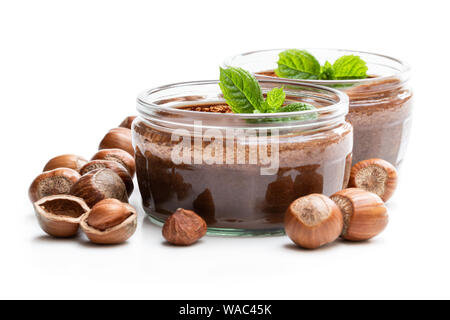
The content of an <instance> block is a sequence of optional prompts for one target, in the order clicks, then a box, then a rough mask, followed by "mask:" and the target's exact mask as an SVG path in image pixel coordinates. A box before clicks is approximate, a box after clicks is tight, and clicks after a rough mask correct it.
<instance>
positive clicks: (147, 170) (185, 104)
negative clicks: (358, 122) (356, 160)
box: [132, 80, 353, 235]
mask: <svg viewBox="0 0 450 320" xmlns="http://www.w3.org/2000/svg"><path fill="white" fill-rule="evenodd" d="M260 85H261V88H262V91H263V94H265V93H267V92H268V91H269V90H271V89H272V88H274V87H282V86H283V87H284V90H285V92H286V102H287V103H290V102H307V103H310V104H313V105H314V106H316V107H317V109H316V110H312V111H311V110H308V111H300V112H292V113H290V112H285V113H271V114H235V113H218V112H202V111H192V110H210V111H211V110H216V109H217V110H220V109H221V108H223V107H224V106H225V107H227V105H226V102H225V101H224V99H223V96H222V93H221V91H220V88H219V85H218V81H216V80H215V81H199V82H189V83H180V84H173V85H168V86H164V87H159V88H156V89H152V90H149V91H147V92H144V93H143V94H141V95H140V96H139V97H138V100H137V109H138V111H139V116H138V118H137V119H136V120H135V121H134V123H133V128H132V131H133V144H134V148H135V152H136V173H137V179H138V183H139V188H140V192H141V196H142V203H143V208H144V210H145V211H146V213H147V214H148V215H149V216H150V219H151V220H152V222H154V223H157V224H159V225H161V224H162V223H163V222H164V221H165V219H166V218H167V217H168V216H169V215H170V214H171V213H173V212H174V211H175V210H176V209H177V208H184V209H189V210H194V211H195V212H196V213H198V214H199V215H200V216H202V217H203V218H204V219H205V221H206V223H207V224H208V233H209V234H219V235H275V234H283V233H284V226H283V218H284V213H285V210H286V209H287V207H288V205H289V204H290V203H291V202H292V201H293V200H295V199H296V198H298V197H300V196H303V195H306V194H310V193H324V194H327V195H331V194H333V193H334V192H336V191H338V190H341V189H342V188H343V187H344V186H346V185H347V182H348V178H349V171H350V164H351V152H352V143H353V131H352V126H351V124H349V123H348V122H346V121H345V115H346V114H347V112H348V97H347V96H346V95H345V94H343V93H341V92H340V91H337V90H334V89H329V88H325V87H320V86H314V85H302V84H299V83H296V82H293V81H281V80H262V81H260ZM311 117H315V118H314V119H311Z"/></svg>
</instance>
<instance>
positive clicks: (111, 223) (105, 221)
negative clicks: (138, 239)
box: [80, 199, 137, 244]
mask: <svg viewBox="0 0 450 320" xmlns="http://www.w3.org/2000/svg"><path fill="white" fill-rule="evenodd" d="M80 226H81V229H82V230H83V232H84V233H85V234H86V236H87V237H88V238H89V240H90V241H91V242H93V243H97V244H118V243H122V242H125V241H127V240H128V239H129V238H130V237H131V236H132V235H133V234H134V232H135V231H136V226H137V213H136V210H135V209H134V208H133V207H132V206H131V205H129V204H128V203H123V202H121V201H119V200H117V199H105V200H102V201H100V202H98V203H97V204H96V205H94V206H93V207H92V209H91V211H89V212H88V213H87V214H86V215H84V216H83V217H82V219H81V221H80Z"/></svg>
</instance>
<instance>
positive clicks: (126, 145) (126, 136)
mask: <svg viewBox="0 0 450 320" xmlns="http://www.w3.org/2000/svg"><path fill="white" fill-rule="evenodd" d="M116 148H117V149H122V150H125V151H126V152H128V153H129V154H131V155H132V156H134V149H133V143H132V140H131V130H130V129H128V128H114V129H111V130H109V132H108V133H107V134H106V135H105V137H104V138H103V140H102V141H101V142H100V145H99V147H98V149H99V150H102V149H116Z"/></svg>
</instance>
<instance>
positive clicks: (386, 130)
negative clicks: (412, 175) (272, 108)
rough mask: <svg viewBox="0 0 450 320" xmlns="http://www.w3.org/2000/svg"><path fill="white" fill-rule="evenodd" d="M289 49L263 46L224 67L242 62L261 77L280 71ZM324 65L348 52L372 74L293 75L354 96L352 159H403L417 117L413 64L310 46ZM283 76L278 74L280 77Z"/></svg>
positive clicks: (367, 54)
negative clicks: (350, 77)
mask: <svg viewBox="0 0 450 320" xmlns="http://www.w3.org/2000/svg"><path fill="white" fill-rule="evenodd" d="M284 50H285V49H274V50H261V51H254V52H248V53H244V54H240V55H237V56H234V57H231V58H229V59H227V60H226V61H225V62H224V65H225V66H231V67H241V68H243V69H245V70H247V71H250V72H252V73H254V74H255V75H256V77H257V78H259V79H273V78H276V77H277V76H276V75H275V73H274V70H275V69H276V68H277V61H278V54H279V53H280V52H282V51H284ZM306 50H307V51H308V52H310V53H311V54H312V55H314V56H315V57H316V58H317V60H319V62H320V64H321V65H323V64H324V63H325V61H330V62H331V63H333V62H334V61H335V60H336V59H338V58H339V57H341V56H343V55H356V56H360V57H361V59H363V60H364V61H365V62H366V64H367V67H368V75H369V77H368V78H366V79H357V80H309V79H302V80H293V81H298V82H302V83H310V84H318V85H323V86H328V87H332V88H336V89H339V90H341V91H343V92H345V93H347V94H348V96H349V98H350V111H349V114H348V116H347V120H348V121H350V122H351V124H352V125H353V128H354V147H353V163H356V162H359V161H361V160H366V159H370V158H381V159H384V160H387V161H389V162H390V163H392V164H394V165H395V166H399V165H400V163H401V161H402V160H403V157H404V153H405V149H406V145H407V143H408V139H409V133H410V128H411V120H412V99H411V98H412V91H411V89H410V87H409V85H408V80H409V66H408V65H407V64H406V63H404V62H402V61H400V60H397V59H394V58H391V57H388V56H383V55H379V54H375V53H368V52H359V51H352V50H338V49H306ZM278 79H279V78H278Z"/></svg>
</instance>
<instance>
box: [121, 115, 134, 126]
mask: <svg viewBox="0 0 450 320" xmlns="http://www.w3.org/2000/svg"><path fill="white" fill-rule="evenodd" d="M134 119H136V116H129V117H126V118H125V119H124V120H123V121H122V123H121V124H120V125H119V127H121V128H128V129H131V124H132V123H133V121H134Z"/></svg>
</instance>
